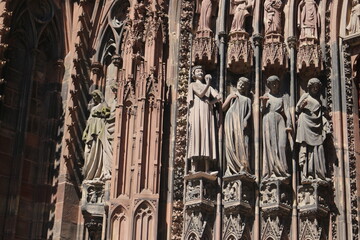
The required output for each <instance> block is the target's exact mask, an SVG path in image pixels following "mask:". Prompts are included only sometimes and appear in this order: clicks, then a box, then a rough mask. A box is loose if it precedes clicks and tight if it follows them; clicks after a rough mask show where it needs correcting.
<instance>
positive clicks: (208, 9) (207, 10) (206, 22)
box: [197, 0, 213, 31]
mask: <svg viewBox="0 0 360 240" xmlns="http://www.w3.org/2000/svg"><path fill="white" fill-rule="evenodd" d="M197 2H198V4H199V6H198V8H197V9H198V10H197V11H198V13H200V17H199V25H198V29H197V30H198V31H204V30H208V31H211V29H210V23H211V16H212V12H213V6H212V5H213V3H212V0H197Z"/></svg>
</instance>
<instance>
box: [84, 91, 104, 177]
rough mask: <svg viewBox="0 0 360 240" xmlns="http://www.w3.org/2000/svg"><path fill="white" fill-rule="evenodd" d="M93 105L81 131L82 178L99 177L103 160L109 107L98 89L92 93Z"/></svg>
mask: <svg viewBox="0 0 360 240" xmlns="http://www.w3.org/2000/svg"><path fill="white" fill-rule="evenodd" d="M91 95H92V100H93V106H92V108H91V110H90V116H89V118H88V120H87V122H86V128H85V130H84V133H83V137H82V139H83V141H84V142H85V151H84V160H85V162H84V167H83V174H84V180H94V179H100V177H101V175H102V170H103V164H104V162H103V160H104V154H103V152H104V150H103V148H104V138H103V136H104V131H105V124H106V118H107V117H108V112H109V107H108V105H107V104H106V102H105V99H104V95H103V93H102V92H101V91H99V90H94V91H93V92H92V93H91Z"/></svg>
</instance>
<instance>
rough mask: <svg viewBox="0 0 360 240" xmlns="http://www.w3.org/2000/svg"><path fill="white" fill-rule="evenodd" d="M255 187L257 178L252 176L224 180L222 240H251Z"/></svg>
mask: <svg viewBox="0 0 360 240" xmlns="http://www.w3.org/2000/svg"><path fill="white" fill-rule="evenodd" d="M254 185H255V177H254V176H252V175H250V174H242V175H233V176H226V177H224V178H223V188H222V192H223V200H222V202H223V206H224V215H223V232H222V239H250V237H251V235H250V229H251V228H252V226H251V224H252V218H253V212H254V211H253V206H254V189H255V186H254ZM231 237H232V238H231Z"/></svg>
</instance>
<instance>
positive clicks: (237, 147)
mask: <svg viewBox="0 0 360 240" xmlns="http://www.w3.org/2000/svg"><path fill="white" fill-rule="evenodd" d="M249 85H250V81H249V79H247V78H245V77H241V78H239V80H238V82H237V91H236V92H234V93H231V94H230V95H229V96H228V97H227V98H226V100H225V102H224V104H223V106H222V108H223V111H224V112H226V115H225V122H224V128H225V153H226V163H227V168H226V172H225V176H229V175H233V174H239V173H240V174H241V173H248V172H249V171H250V169H249V135H250V132H249V130H250V129H249V127H248V122H249V119H250V117H251V100H250V98H248V97H247V93H248V90H249Z"/></svg>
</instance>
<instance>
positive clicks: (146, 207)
mask: <svg viewBox="0 0 360 240" xmlns="http://www.w3.org/2000/svg"><path fill="white" fill-rule="evenodd" d="M155 219H156V216H154V207H153V206H152V204H150V203H149V202H148V201H142V202H141V203H140V204H139V205H138V207H137V208H136V211H135V213H134V228H133V229H134V236H133V239H135V240H146V239H152V238H154V236H155V235H156V224H155Z"/></svg>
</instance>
